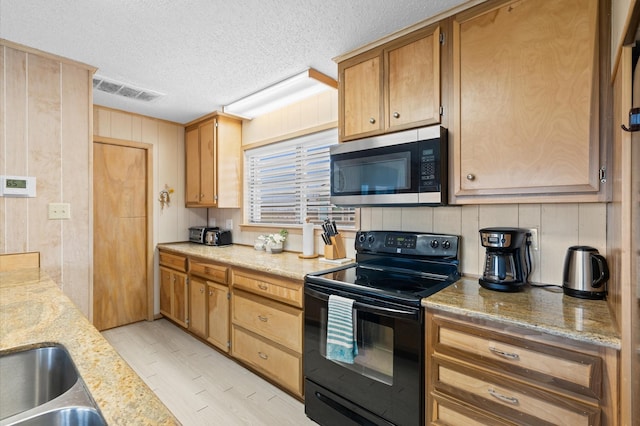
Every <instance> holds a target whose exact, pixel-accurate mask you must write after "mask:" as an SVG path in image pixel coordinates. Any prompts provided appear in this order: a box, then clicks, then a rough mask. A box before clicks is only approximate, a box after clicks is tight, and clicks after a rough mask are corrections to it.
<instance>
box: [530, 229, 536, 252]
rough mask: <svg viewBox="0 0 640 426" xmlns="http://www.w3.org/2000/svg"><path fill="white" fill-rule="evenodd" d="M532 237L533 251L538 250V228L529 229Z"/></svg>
mask: <svg viewBox="0 0 640 426" xmlns="http://www.w3.org/2000/svg"><path fill="white" fill-rule="evenodd" d="M529 233H530V234H531V236H530V237H529V241H530V242H531V250H538V228H531V229H529Z"/></svg>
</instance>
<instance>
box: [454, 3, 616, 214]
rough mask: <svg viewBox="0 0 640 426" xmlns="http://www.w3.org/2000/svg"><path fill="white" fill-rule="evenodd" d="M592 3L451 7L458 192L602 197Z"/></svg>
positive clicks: (597, 40)
mask: <svg viewBox="0 0 640 426" xmlns="http://www.w3.org/2000/svg"><path fill="white" fill-rule="evenodd" d="M598 3H599V2H598V1H593V0H544V1H539V0H517V1H494V2H488V3H486V4H483V5H480V6H477V7H475V8H472V9H470V10H468V11H465V12H462V13H460V14H458V15H457V16H455V17H454V19H453V107H454V114H453V123H454V124H453V126H452V127H453V128H452V129H451V131H450V133H451V134H452V136H453V141H454V146H453V151H454V176H453V178H454V179H453V180H454V186H455V188H454V193H455V197H456V199H457V202H461V201H462V200H464V198H465V196H471V197H468V198H469V202H482V201H480V200H481V199H482V198H485V199H487V200H490V201H493V200H497V199H500V197H503V198H502V199H503V200H505V201H527V196H529V198H530V199H531V200H533V201H539V200H540V198H539V197H541V196H542V197H544V196H547V197H548V198H549V199H553V198H552V197H551V196H553V195H555V196H556V197H557V196H558V195H562V196H563V197H565V198H564V199H565V200H571V201H599V200H600V198H599V197H601V196H602V194H601V193H600V194H599V191H600V179H599V169H600V167H601V166H602V165H604V163H603V162H604V159H603V158H601V156H600V152H601V147H600V137H601V129H600V126H599V120H600V108H601V106H600V102H601V99H605V98H607V96H606V95H603V94H602V93H605V94H606V92H602V93H601V92H600V87H601V83H600V81H601V73H600V68H599V66H601V61H605V62H608V54H605V55H603V54H602V53H601V52H605V51H606V50H605V49H604V47H606V43H605V41H604V40H601V37H600V34H601V33H606V31H602V29H601V28H599V25H608V24H606V23H604V24H603V23H601V22H599V19H598V14H599V13H598V12H599V10H598V9H599V5H598ZM602 21H607V19H606V17H604V15H603V19H602ZM604 57H606V58H604ZM601 58H604V59H601ZM607 67H608V65H607V66H606V67H603V69H606V68H607ZM602 87H606V84H602ZM605 90H606V89H605ZM603 145H604V144H603ZM603 152H604V151H603ZM523 194H524V197H522V195H523ZM505 196H506V197H507V198H504V197H505ZM509 197H510V198H509ZM535 197H538V198H535ZM555 199H556V200H558V199H557V198H555ZM462 203H464V201H462Z"/></svg>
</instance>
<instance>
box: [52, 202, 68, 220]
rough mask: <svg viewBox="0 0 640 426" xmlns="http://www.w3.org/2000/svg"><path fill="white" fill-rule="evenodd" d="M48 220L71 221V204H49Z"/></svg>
mask: <svg viewBox="0 0 640 426" xmlns="http://www.w3.org/2000/svg"><path fill="white" fill-rule="evenodd" d="M49 219H71V204H69V203H49Z"/></svg>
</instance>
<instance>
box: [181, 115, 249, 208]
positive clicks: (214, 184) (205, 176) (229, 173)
mask: <svg viewBox="0 0 640 426" xmlns="http://www.w3.org/2000/svg"><path fill="white" fill-rule="evenodd" d="M241 137H242V122H241V121H240V120H239V119H236V118H233V117H228V116H225V115H220V114H219V113H214V114H211V115H209V116H206V117H204V118H203V119H200V120H199V121H198V120H197V121H195V122H192V123H189V124H187V126H186V128H185V161H186V166H185V174H186V176H185V181H186V197H185V199H186V206H187V207H225V208H239V207H240V205H241V198H242V139H241Z"/></svg>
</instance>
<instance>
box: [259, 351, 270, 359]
mask: <svg viewBox="0 0 640 426" xmlns="http://www.w3.org/2000/svg"><path fill="white" fill-rule="evenodd" d="M258 356H259V357H260V358H262V359H269V355H267V354H265V353H264V352H258Z"/></svg>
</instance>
